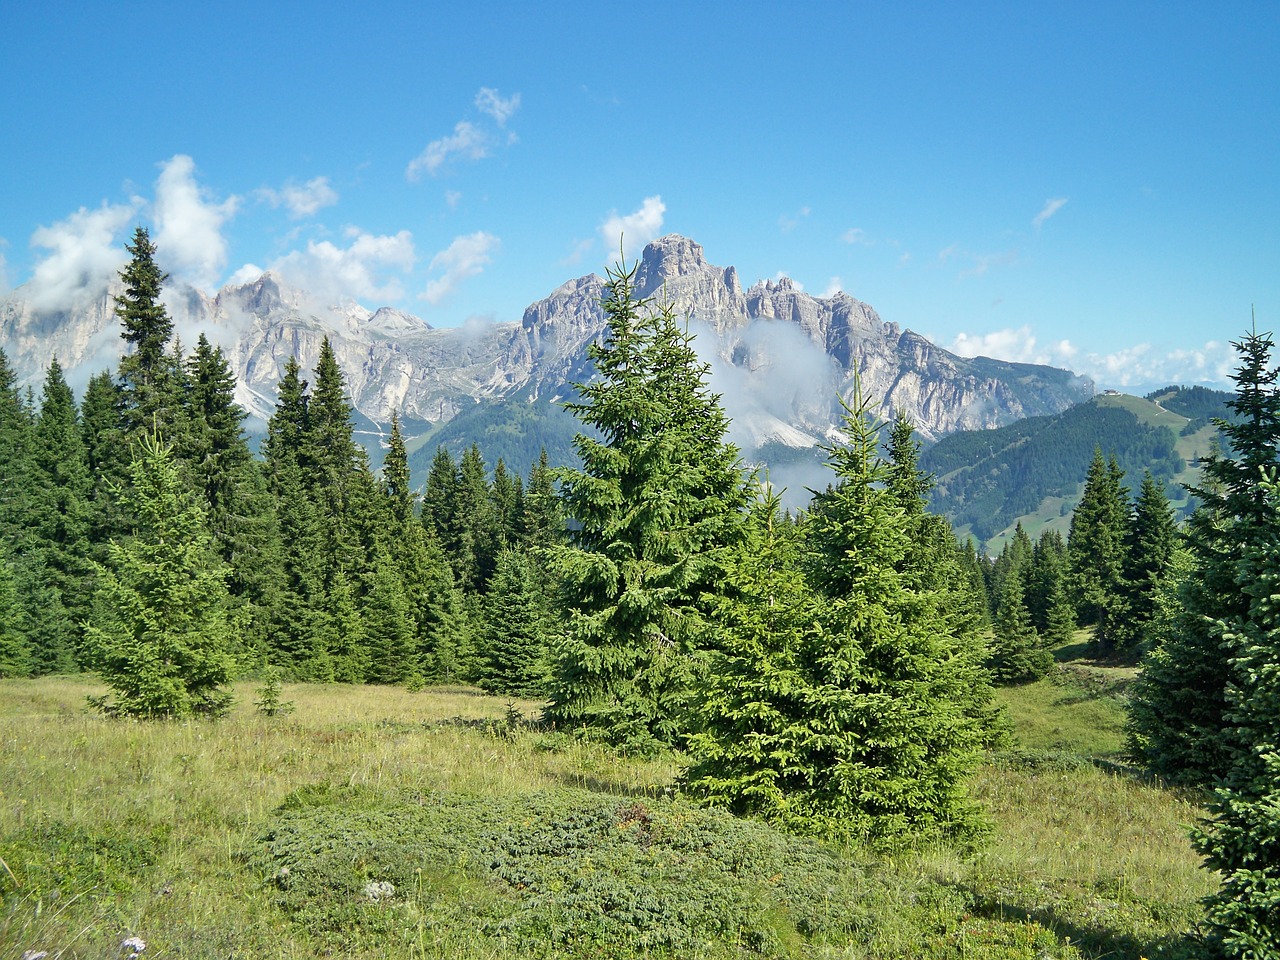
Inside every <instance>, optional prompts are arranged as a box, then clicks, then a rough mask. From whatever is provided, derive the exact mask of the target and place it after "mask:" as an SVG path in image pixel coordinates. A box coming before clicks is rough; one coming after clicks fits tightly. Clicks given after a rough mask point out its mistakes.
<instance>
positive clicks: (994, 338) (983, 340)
mask: <svg viewBox="0 0 1280 960" xmlns="http://www.w3.org/2000/svg"><path fill="white" fill-rule="evenodd" d="M947 349H948V350H950V351H951V352H952V353H955V354H958V355H959V356H962V357H991V358H992V359H994V360H1010V361H1012V362H1014V363H1050V362H1051V359H1050V354H1049V352H1048V351H1046V350H1043V349H1040V348H1039V347H1038V345H1037V343H1036V338H1035V335H1034V334H1033V333H1032V332H1031V328H1030V327H1028V326H1021V327H1018V328H1017V329H1005V330H993V331H991V332H989V333H980V334H972V333H960V334H958V335H957V336H956V338H955V339H954V340H953V341H952V342H951V346H949V347H948V348H947Z"/></svg>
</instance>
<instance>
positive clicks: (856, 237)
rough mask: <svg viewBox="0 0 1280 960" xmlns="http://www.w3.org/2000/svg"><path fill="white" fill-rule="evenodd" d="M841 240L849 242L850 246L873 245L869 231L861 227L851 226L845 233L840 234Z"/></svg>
mask: <svg viewBox="0 0 1280 960" xmlns="http://www.w3.org/2000/svg"><path fill="white" fill-rule="evenodd" d="M840 242H841V243H847V244H849V246H851V247H852V246H863V247H869V246H871V240H870V239H869V238H868V237H867V231H865V230H863V229H862V228H861V227H850V228H849V229H848V230H846V231H845V232H844V233H842V234H840Z"/></svg>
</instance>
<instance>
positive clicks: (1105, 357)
mask: <svg viewBox="0 0 1280 960" xmlns="http://www.w3.org/2000/svg"><path fill="white" fill-rule="evenodd" d="M948 349H949V350H951V352H952V353H956V354H959V355H960V356H962V357H978V356H982V357H992V358H994V359H997V360H1009V361H1011V362H1014V363H1044V364H1049V365H1051V366H1055V367H1065V368H1067V369H1069V370H1072V371H1074V372H1075V373H1081V374H1084V375H1086V376H1088V377H1090V378H1092V380H1093V381H1094V383H1095V384H1097V385H1098V387H1099V388H1102V387H1112V388H1116V389H1125V388H1133V389H1135V390H1140V391H1145V390H1147V389H1151V388H1153V387H1156V386H1163V385H1164V384H1170V383H1173V384H1195V383H1216V384H1225V383H1226V382H1227V381H1228V380H1229V379H1230V376H1231V371H1232V368H1233V365H1234V360H1235V357H1234V353H1233V351H1232V348H1231V346H1230V344H1226V343H1221V342H1218V341H1216V340H1211V341H1209V342H1208V343H1206V344H1204V345H1203V346H1201V347H1196V348H1193V349H1190V350H1186V349H1181V348H1159V347H1155V346H1153V345H1152V344H1150V343H1138V344H1134V345H1133V346H1129V347H1125V348H1123V349H1121V350H1116V351H1113V352H1111V353H1092V352H1082V351H1081V350H1080V349H1079V348H1077V347H1076V346H1075V345H1074V344H1073V343H1072V342H1071V341H1070V340H1058V341H1055V342H1053V343H1050V344H1047V345H1045V346H1041V345H1040V343H1039V342H1038V341H1037V340H1036V337H1035V335H1034V334H1033V333H1032V331H1031V328H1030V327H1029V326H1025V325H1024V326H1021V327H1018V328H1016V329H1014V328H1009V329H1004V330H993V331H990V332H988V333H982V334H969V333H961V334H959V335H958V336H957V337H956V338H955V339H954V340H953V341H952V343H951V345H950V346H949V347H948Z"/></svg>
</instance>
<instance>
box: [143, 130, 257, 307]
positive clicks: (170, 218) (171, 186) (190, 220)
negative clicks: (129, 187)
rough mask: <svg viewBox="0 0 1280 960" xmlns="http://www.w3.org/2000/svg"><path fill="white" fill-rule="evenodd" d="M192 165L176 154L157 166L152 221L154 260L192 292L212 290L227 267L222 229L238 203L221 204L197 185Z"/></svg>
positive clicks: (231, 200) (229, 200)
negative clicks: (153, 223)
mask: <svg viewBox="0 0 1280 960" xmlns="http://www.w3.org/2000/svg"><path fill="white" fill-rule="evenodd" d="M195 169H196V164H195V161H194V160H192V159H191V158H190V157H189V156H187V155H186V154H182V153H180V154H177V155H176V156H174V157H173V158H172V159H170V160H168V161H166V162H165V163H162V164H161V165H160V176H159V178H158V179H157V180H156V198H155V204H154V208H153V211H154V212H153V217H152V219H153V220H154V222H155V226H156V230H155V235H154V236H153V237H152V239H153V240H154V241H155V244H156V259H157V260H158V261H159V262H160V264H161V265H162V266H164V267H165V269H167V270H170V271H172V272H173V273H174V274H175V275H176V276H178V277H180V278H181V279H183V280H186V281H187V282H188V283H190V284H192V285H193V286H197V287H201V288H203V289H205V290H211V289H213V288H214V287H215V286H216V285H217V282H218V280H219V278H220V276H221V273H222V269H223V267H224V266H226V262H227V240H226V237H224V236H223V235H222V226H223V224H224V223H226V222H227V221H228V220H230V219H231V217H233V216H234V215H235V212H236V209H237V208H238V207H239V205H240V198H239V197H235V196H232V197H228V198H227V199H226V200H224V201H222V202H221V203H215V202H214V201H212V200H210V199H209V196H208V191H207V190H205V189H204V188H203V187H201V186H200V185H199V184H198V183H196V179H195Z"/></svg>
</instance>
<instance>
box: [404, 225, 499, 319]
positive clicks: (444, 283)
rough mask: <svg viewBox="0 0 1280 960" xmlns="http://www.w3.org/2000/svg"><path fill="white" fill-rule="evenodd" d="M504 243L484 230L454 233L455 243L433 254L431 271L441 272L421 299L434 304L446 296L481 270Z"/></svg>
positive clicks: (428, 284) (428, 285) (430, 282)
mask: <svg viewBox="0 0 1280 960" xmlns="http://www.w3.org/2000/svg"><path fill="white" fill-rule="evenodd" d="M501 243H502V242H501V241H500V240H499V239H498V238H497V237H495V236H494V235H493V234H491V233H485V232H484V231H482V230H481V231H477V232H476V233H472V234H468V235H466V236H463V237H455V238H454V241H453V243H451V244H449V246H448V247H446V248H445V249H444V250H441V251H440V252H439V253H437V254H436V255H435V256H434V257H432V258H431V266H430V270H431V272H433V273H434V272H435V271H437V270H439V271H442V273H441V275H440V276H438V277H436V278H434V279H432V280H431V281H429V282H428V283H427V288H426V289H425V290H424V291H423V292H422V299H424V300H426V301H427V302H428V303H431V304H437V303H439V302H440V301H441V300H444V299H445V298H446V297H448V296H449V295H450V294H451V293H453V291H454V290H456V289H457V288H458V284H460V283H461V282H462V281H463V280H465V279H466V278H467V277H473V276H475V275H476V274H478V273H480V271H482V270H483V269H484V268H485V265H486V264H488V263H489V262H490V261H491V260H492V255H493V254H494V253H495V252H496V251H497V250H498V247H499V246H501Z"/></svg>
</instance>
